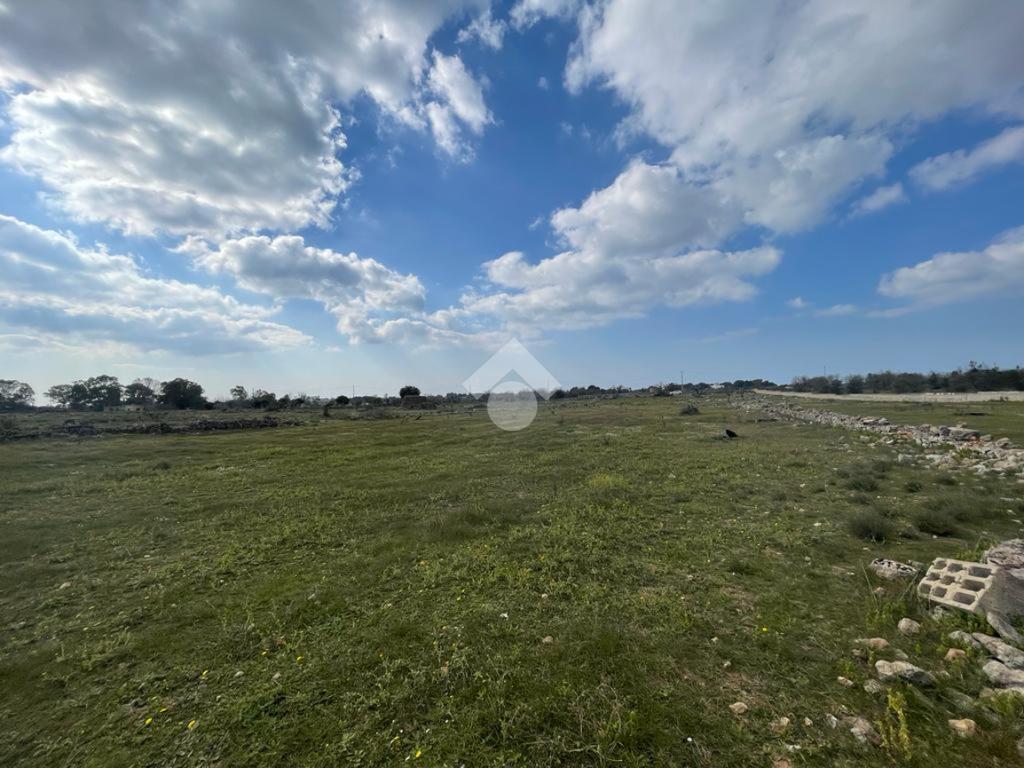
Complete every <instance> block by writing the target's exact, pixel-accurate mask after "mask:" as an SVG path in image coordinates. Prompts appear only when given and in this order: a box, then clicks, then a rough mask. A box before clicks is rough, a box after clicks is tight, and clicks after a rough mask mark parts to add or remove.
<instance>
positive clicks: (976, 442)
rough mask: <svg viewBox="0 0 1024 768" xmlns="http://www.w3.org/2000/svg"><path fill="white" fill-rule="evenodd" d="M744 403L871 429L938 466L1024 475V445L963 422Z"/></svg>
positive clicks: (781, 414)
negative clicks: (895, 419)
mask: <svg viewBox="0 0 1024 768" xmlns="http://www.w3.org/2000/svg"><path fill="white" fill-rule="evenodd" d="M744 407H746V408H747V409H750V410H758V411H761V412H762V413H765V414H767V415H768V416H771V417H774V418H778V419H788V420H797V421H809V422H813V423H815V424H826V425H828V426H833V427H843V428H845V429H854V430H859V431H862V432H868V433H873V434H875V435H878V436H879V438H880V439H881V440H882V441H884V442H885V443H887V444H889V445H895V444H897V443H900V444H916V445H918V446H920V447H921V448H923V449H924V453H923V454H921V459H923V460H924V461H927V462H929V463H931V464H934V465H935V466H936V467H940V468H948V469H953V468H957V467H959V468H965V467H970V468H972V469H974V471H976V472H979V473H981V474H987V473H989V472H1003V473H1006V474H1012V475H1024V449H1022V448H1017V447H1015V446H1014V445H1013V443H1012V442H1010V440H1009V439H1008V438H1005V437H1004V438H1000V439H999V440H983V439H982V434H981V433H980V432H979V431H978V430H976V429H969V428H968V427H966V426H964V425H962V424H960V425H955V426H946V425H941V426H932V425H931V424H890V423H889V420H888V419H885V418H883V417H877V416H849V415H847V414H844V413H836V412H834V411H826V410H822V409H820V408H807V407H804V406H802V405H795V404H791V403H779V402H773V401H771V400H769V399H768V398H766V397H759V398H757V399H747V400H745V401H744ZM864 437H867V438H868V440H870V437H869V436H868V435H863V436H862V438H864ZM986 437H987V436H986ZM950 449H953V450H950ZM910 460H912V456H911V454H906V453H905V458H903V459H902V461H901V463H906V462H908V461H910Z"/></svg>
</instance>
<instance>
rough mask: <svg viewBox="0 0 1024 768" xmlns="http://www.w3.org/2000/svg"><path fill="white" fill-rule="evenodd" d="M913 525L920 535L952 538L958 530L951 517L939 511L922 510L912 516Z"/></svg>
mask: <svg viewBox="0 0 1024 768" xmlns="http://www.w3.org/2000/svg"><path fill="white" fill-rule="evenodd" d="M914 525H916V526H917V529H918V530H919V531H921V532H922V533H930V534H932V535H933V536H953V535H955V534H956V533H957V531H958V529H957V526H956V523H955V522H954V521H953V517H952V515H950V514H949V513H948V512H946V511H944V510H941V509H923V510H921V511H920V512H918V513H917V515H915V516H914Z"/></svg>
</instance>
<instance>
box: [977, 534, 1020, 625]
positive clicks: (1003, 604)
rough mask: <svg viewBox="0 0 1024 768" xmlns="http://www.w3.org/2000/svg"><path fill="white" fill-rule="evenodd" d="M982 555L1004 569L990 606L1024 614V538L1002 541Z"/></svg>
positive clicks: (1000, 610) (1010, 613)
mask: <svg viewBox="0 0 1024 768" xmlns="http://www.w3.org/2000/svg"><path fill="white" fill-rule="evenodd" d="M982 557H983V558H984V560H985V562H987V563H991V564H992V565H997V566H999V568H1000V570H1001V571H1002V573H1001V574H1000V578H999V580H998V583H997V586H996V590H995V591H996V595H995V599H994V600H993V601H992V604H991V605H990V606H989V608H990V609H991V610H994V611H995V612H996V613H1001V614H1004V615H1008V616H1014V615H1022V614H1024V539H1009V540H1007V541H1003V542H1000V543H999V544H996V545H995V546H994V547H990V548H989V549H987V550H986V551H985V554H984V555H982Z"/></svg>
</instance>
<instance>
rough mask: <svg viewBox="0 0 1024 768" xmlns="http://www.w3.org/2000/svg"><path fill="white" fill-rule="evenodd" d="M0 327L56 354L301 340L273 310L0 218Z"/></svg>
mask: <svg viewBox="0 0 1024 768" xmlns="http://www.w3.org/2000/svg"><path fill="white" fill-rule="evenodd" d="M0 273H2V274H3V276H4V278H3V283H2V284H0V325H2V326H3V327H4V328H6V329H10V330H14V331H16V332H17V333H15V334H11V335H13V336H18V335H22V336H29V337H33V338H44V339H50V340H51V341H52V342H53V343H57V344H58V345H70V346H74V345H81V344H88V345H90V346H92V345H103V344H107V345H109V344H123V345H128V346H131V347H133V348H135V349H141V350H170V351H179V352H185V353H190V354H213V353H224V352H233V351H240V350H247V349H259V348H270V349H276V348H281V347H294V346H298V345H302V344H305V343H306V342H308V341H309V338H308V337H307V336H305V335H304V334H302V333H301V332H299V331H297V330H295V329H293V328H290V327H288V326H286V325H282V324H280V323H276V322H273V321H272V320H271V319H270V318H271V316H272V315H273V314H274V313H275V312H276V308H274V307H261V306H256V305H251V304H243V303H241V302H239V301H237V300H235V299H234V298H232V297H230V296H226V295H224V294H223V293H221V292H220V291H218V290H216V289H214V288H206V287H202V286H199V285H195V284H192V283H184V282H181V281H178V280H166V279H156V278H151V277H146V276H145V275H144V274H143V272H142V270H141V269H140V267H139V266H138V265H137V264H136V263H135V262H134V261H133V260H132V259H131V258H129V257H128V256H120V255H114V254H110V253H108V252H107V251H106V250H104V249H103V248H91V249H89V248H83V247H81V246H80V245H79V244H78V242H77V241H76V240H75V239H74V238H72V237H71V236H69V235H65V234H61V233H59V232H53V231H51V230H46V229H41V228H39V227H36V226H34V225H32V224H27V223H25V222H22V221H19V220H18V219H15V218H12V217H10V216H4V215H0Z"/></svg>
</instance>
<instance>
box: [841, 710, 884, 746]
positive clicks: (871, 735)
mask: <svg viewBox="0 0 1024 768" xmlns="http://www.w3.org/2000/svg"><path fill="white" fill-rule="evenodd" d="M843 726H844V727H849V729H850V733H852V734H853V736H854V738H856V739H857V741H859V742H860V743H861V744H873V745H874V746H876V747H877V746H878V745H879V744H881V743H882V737H881V736H879V735H878V731H876V730H875V726H873V725H872V724H871V722H870V721H869V720H866V719H865V718H863V717H844V718H843Z"/></svg>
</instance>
